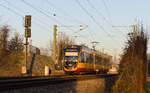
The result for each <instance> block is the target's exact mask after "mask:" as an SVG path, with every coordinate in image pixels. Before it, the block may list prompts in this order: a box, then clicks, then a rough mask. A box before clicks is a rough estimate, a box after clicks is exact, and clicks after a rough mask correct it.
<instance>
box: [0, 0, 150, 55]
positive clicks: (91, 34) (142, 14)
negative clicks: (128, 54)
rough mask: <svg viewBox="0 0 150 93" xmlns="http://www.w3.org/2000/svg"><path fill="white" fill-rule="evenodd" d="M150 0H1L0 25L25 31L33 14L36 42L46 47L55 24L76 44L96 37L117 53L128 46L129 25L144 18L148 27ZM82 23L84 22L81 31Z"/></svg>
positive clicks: (33, 32) (94, 39)
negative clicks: (27, 18) (26, 18)
mask: <svg viewBox="0 0 150 93" xmlns="http://www.w3.org/2000/svg"><path fill="white" fill-rule="evenodd" d="M149 4H150V0H0V11H1V12H0V25H2V24H8V25H10V28H11V29H12V33H14V32H16V31H17V32H19V33H20V34H22V35H24V26H23V24H24V21H23V18H24V16H25V15H32V26H31V30H32V34H31V40H32V44H33V45H34V46H37V47H43V48H47V47H48V45H49V44H50V41H52V40H53V25H54V24H56V25H58V26H59V27H58V28H57V30H58V32H63V33H65V34H67V35H69V36H70V37H72V38H74V39H75V41H76V42H77V44H81V43H84V44H86V45H88V46H89V47H91V46H92V44H91V42H93V41H97V42H99V43H98V44H97V45H96V48H97V49H98V50H102V49H104V51H105V52H106V53H109V54H111V55H113V56H114V55H115V54H116V55H119V54H121V53H122V50H123V48H124V47H125V42H126V41H127V33H129V32H131V31H132V28H131V27H128V26H130V25H133V24H137V23H138V22H142V23H143V24H144V25H145V27H147V29H149V21H150V12H149V9H150V5H149ZM80 25H82V26H84V28H83V30H81V31H79V30H80ZM86 25H88V27H86ZM64 26H67V27H64ZM112 26H126V27H116V28H112ZM76 32H78V33H76ZM58 34H59V33H58ZM74 36H78V37H77V38H75V37H74ZM148 52H150V50H148Z"/></svg>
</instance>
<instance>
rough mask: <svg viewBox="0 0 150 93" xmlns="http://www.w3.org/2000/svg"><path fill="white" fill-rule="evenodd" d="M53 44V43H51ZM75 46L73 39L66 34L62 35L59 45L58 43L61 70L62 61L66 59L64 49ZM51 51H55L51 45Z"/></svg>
mask: <svg viewBox="0 0 150 93" xmlns="http://www.w3.org/2000/svg"><path fill="white" fill-rule="evenodd" d="M51 44H53V43H51ZM72 44H75V42H74V40H73V39H71V38H70V37H69V36H67V35H66V34H65V33H63V34H61V36H59V37H58V40H57V43H56V47H57V48H56V49H57V50H56V52H57V53H56V55H57V61H58V64H57V65H59V67H60V68H59V69H61V68H62V65H63V64H62V60H63V57H64V48H65V47H66V46H68V45H72ZM51 47H52V48H51V50H52V49H53V45H51ZM52 55H53V51H52Z"/></svg>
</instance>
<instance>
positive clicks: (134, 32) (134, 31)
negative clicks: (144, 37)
mask: <svg viewBox="0 0 150 93" xmlns="http://www.w3.org/2000/svg"><path fill="white" fill-rule="evenodd" d="M135 28H136V26H135V25H133V39H134V40H135V34H136V29H135Z"/></svg>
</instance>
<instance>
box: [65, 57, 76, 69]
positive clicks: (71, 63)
mask: <svg viewBox="0 0 150 93" xmlns="http://www.w3.org/2000/svg"><path fill="white" fill-rule="evenodd" d="M77 63H78V56H65V62H64V66H65V67H66V68H68V69H72V68H75V67H76V66H77Z"/></svg>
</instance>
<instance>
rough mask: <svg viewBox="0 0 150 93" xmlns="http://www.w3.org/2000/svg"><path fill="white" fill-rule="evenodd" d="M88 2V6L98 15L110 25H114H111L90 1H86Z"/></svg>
mask: <svg viewBox="0 0 150 93" xmlns="http://www.w3.org/2000/svg"><path fill="white" fill-rule="evenodd" d="M86 1H87V2H88V4H89V5H90V7H91V8H93V9H94V10H95V11H96V12H97V14H98V15H99V16H101V17H103V19H104V20H105V21H106V22H107V23H108V24H110V25H112V23H110V22H109V21H108V20H107V18H106V17H105V16H104V15H103V14H102V13H101V12H100V11H99V10H98V9H97V8H96V7H95V6H94V5H93V4H92V3H91V2H90V0H86Z"/></svg>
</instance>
